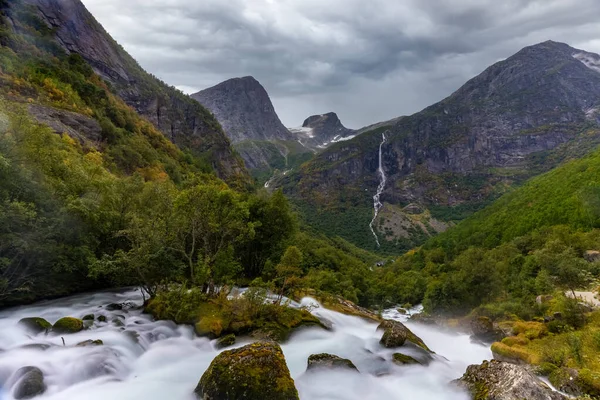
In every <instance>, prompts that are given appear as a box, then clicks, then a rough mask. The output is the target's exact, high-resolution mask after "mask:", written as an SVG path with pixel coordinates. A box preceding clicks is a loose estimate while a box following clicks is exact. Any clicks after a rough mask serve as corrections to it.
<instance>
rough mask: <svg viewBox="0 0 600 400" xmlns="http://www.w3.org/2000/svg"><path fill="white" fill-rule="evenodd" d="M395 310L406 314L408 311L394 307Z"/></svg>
mask: <svg viewBox="0 0 600 400" xmlns="http://www.w3.org/2000/svg"><path fill="white" fill-rule="evenodd" d="M396 311H398V312H399V313H400V314H402V315H406V314H408V311H406V310H405V309H404V308H398V309H396Z"/></svg>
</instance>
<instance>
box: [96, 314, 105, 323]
mask: <svg viewBox="0 0 600 400" xmlns="http://www.w3.org/2000/svg"><path fill="white" fill-rule="evenodd" d="M98 322H106V315H99V316H98Z"/></svg>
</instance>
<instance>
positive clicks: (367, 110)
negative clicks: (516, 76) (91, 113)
mask: <svg viewBox="0 0 600 400" xmlns="http://www.w3.org/2000/svg"><path fill="white" fill-rule="evenodd" d="M83 2H84V3H85V5H86V6H87V7H88V8H89V10H90V11H91V12H92V13H93V14H94V16H95V17H96V18H97V19H98V20H99V22H100V23H102V24H103V25H104V27H105V28H106V29H107V30H108V32H109V33H110V34H111V35H112V36H113V37H114V38H115V39H116V40H117V41H118V42H120V43H121V44H122V45H123V47H125V49H126V50H127V51H129V52H130V53H131V54H132V55H133V56H134V57H135V58H136V59H137V60H138V61H139V62H140V64H141V65H142V66H143V67H144V68H145V69H146V70H148V71H149V72H152V73H153V74H155V75H157V76H158V77H160V78H161V79H163V80H164V81H166V82H167V83H169V84H171V85H174V86H177V87H178V88H180V89H182V90H183V91H184V92H186V93H193V92H196V91H198V90H201V89H204V88H207V87H210V86H213V85H216V84H217V83H219V82H221V81H224V80H226V79H229V78H232V77H239V76H246V75H252V76H254V77H255V78H256V79H258V80H259V81H260V82H261V83H262V84H263V86H265V88H266V89H267V91H268V92H269V94H270V96H271V99H272V100H273V103H274V105H275V109H276V110H277V113H278V114H279V117H280V118H281V120H282V121H283V123H284V124H285V125H287V126H290V127H294V126H299V125H301V124H302V121H303V120H304V119H305V118H306V117H308V116H309V115H312V114H322V113H325V112H329V111H335V112H337V113H338V115H339V116H340V118H341V120H342V122H343V123H344V124H345V125H347V126H348V127H351V128H359V127H362V126H364V125H367V124H371V123H374V122H378V121H382V120H386V119H390V118H393V117H397V116H400V115H407V114H411V113H414V112H416V111H419V110H420V109H422V108H424V107H426V106H428V105H430V104H432V103H435V102H436V101H439V100H441V99H443V98H444V97H446V96H448V95H449V94H451V93H452V92H453V91H454V90H456V89H457V88H458V87H460V86H461V85H462V84H463V83H464V82H465V81H466V80H468V79H469V78H471V77H473V76H475V75H477V74H478V73H480V72H481V71H482V70H483V69H485V68H486V67H487V66H488V65H490V64H492V63H494V62H496V61H499V60H501V59H503V58H506V57H508V56H510V55H511V54H513V53H514V52H516V51H518V50H519V49H521V48H522V47H524V46H527V45H530V44H535V43H538V42H542V41H545V40H548V39H552V40H556V41H562V42H566V43H569V44H570V45H572V46H574V47H578V48H581V49H584V50H588V51H593V52H596V53H600V18H599V16H600V1H599V0H83Z"/></svg>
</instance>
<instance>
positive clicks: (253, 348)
mask: <svg viewBox="0 0 600 400" xmlns="http://www.w3.org/2000/svg"><path fill="white" fill-rule="evenodd" d="M194 393H195V394H196V396H197V397H198V398H199V399H203V400H238V399H246V400H263V399H269V400H298V399H299V397H298V391H297V390H296V387H295V386H294V380H293V379H292V378H291V376H290V371H289V370H288V367H287V365H286V363H285V358H284V356H283V352H282V351H281V347H279V345H278V344H277V343H274V342H256V343H252V344H249V345H247V346H244V347H240V348H238V349H233V350H227V351H224V352H222V353H221V354H219V355H218V356H217V357H215V359H214V360H213V361H212V363H211V364H210V366H209V367H208V369H207V370H206V372H205V373H204V375H202V378H201V379H200V382H199V383H198V386H197V387H196V390H195V391H194Z"/></svg>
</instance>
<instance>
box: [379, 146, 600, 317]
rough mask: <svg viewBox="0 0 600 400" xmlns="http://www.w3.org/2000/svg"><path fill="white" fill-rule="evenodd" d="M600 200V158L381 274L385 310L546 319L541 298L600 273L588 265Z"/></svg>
mask: <svg viewBox="0 0 600 400" xmlns="http://www.w3.org/2000/svg"><path fill="white" fill-rule="evenodd" d="M598 194H600V151H595V152H593V153H591V154H590V155H588V156H586V157H584V158H582V159H579V160H573V161H570V162H568V163H565V164H564V165H562V166H560V167H558V168H556V169H554V170H552V171H550V172H548V173H546V174H544V175H541V176H539V177H536V178H533V179H531V180H530V181H528V182H527V183H525V184H524V185H523V186H522V187H520V188H518V189H515V190H513V191H512V192H510V193H508V194H506V195H504V196H502V197H501V198H500V199H498V200H497V201H496V202H494V203H493V204H492V205H490V206H488V207H486V208H485V209H483V210H481V211H479V212H477V213H476V214H475V215H473V216H472V217H470V218H468V219H466V220H465V221H463V222H462V223H460V224H458V225H457V226H455V227H453V228H451V229H449V230H448V231H447V232H445V233H443V234H440V235H439V236H437V237H435V238H433V239H431V240H429V241H428V242H427V243H426V244H425V245H424V246H423V247H422V248H419V249H416V250H414V251H410V252H408V253H406V254H405V255H404V256H402V257H400V258H399V259H398V260H396V262H395V263H394V264H393V265H392V266H391V267H390V268H387V269H384V270H378V271H376V273H377V274H378V280H379V282H381V284H379V285H378V287H379V290H381V302H382V303H383V304H399V303H404V302H410V303H413V304H414V303H418V302H423V303H424V305H425V307H426V310H427V311H428V312H432V313H448V312H452V313H466V312H469V311H470V310H472V309H474V308H477V307H480V306H481V307H483V308H482V309H481V311H482V312H486V313H489V314H492V315H494V316H497V315H498V314H503V313H507V314H517V315H519V316H521V317H526V318H528V317H532V316H534V315H539V310H537V309H536V307H535V302H534V299H535V297H536V296H537V295H542V294H548V293H551V292H553V291H554V290H555V289H562V290H573V289H575V288H581V287H585V286H586V285H587V284H588V283H590V282H591V279H592V277H594V276H597V275H598V272H600V270H599V265H598V264H597V263H592V262H588V261H585V260H584V258H583V256H584V254H585V252H586V251H587V250H594V249H596V248H597V247H598V243H599V239H600V230H598V228H600V205H599V204H598V198H600V197H599V195H598ZM399 288H405V289H408V290H401V291H400V290H398V289H399ZM487 303H490V305H489V306H488V305H486V304H487Z"/></svg>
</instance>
